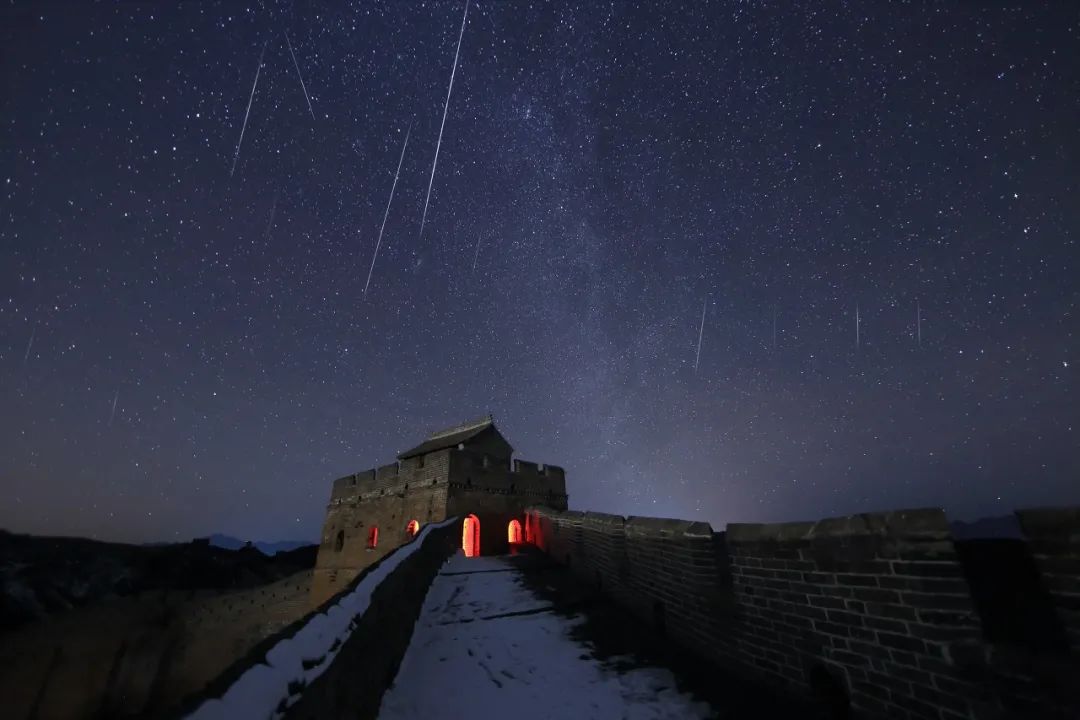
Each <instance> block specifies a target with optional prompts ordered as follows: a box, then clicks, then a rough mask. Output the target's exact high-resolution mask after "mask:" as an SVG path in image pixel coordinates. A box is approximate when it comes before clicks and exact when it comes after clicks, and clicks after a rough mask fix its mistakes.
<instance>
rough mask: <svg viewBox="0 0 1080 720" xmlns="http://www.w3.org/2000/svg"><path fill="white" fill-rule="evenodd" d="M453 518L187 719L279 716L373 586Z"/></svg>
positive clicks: (337, 643)
mask: <svg viewBox="0 0 1080 720" xmlns="http://www.w3.org/2000/svg"><path fill="white" fill-rule="evenodd" d="M456 520H457V518H451V519H450V520H446V521H445V522H442V523H438V524H428V525H425V526H424V527H423V529H421V530H420V533H419V534H418V535H417V536H416V539H415V540H414V541H413V542H411V543H409V544H408V545H405V546H402V547H401V548H399V549H398V550H397V552H395V553H393V554H392V555H388V556H387V557H385V558H384V559H383V561H382V562H381V563H380V564H379V565H378V566H376V567H375V568H374V569H373V570H372V571H371V572H369V573H368V574H367V575H366V576H365V577H364V578H363V579H362V580H361V581H360V582H359V583H358V584H357V586H356V587H355V588H354V589H353V590H352V592H350V593H349V594H347V595H345V596H343V597H341V598H340V599H338V601H337V602H336V603H334V604H333V605H331V606H330V607H329V608H327V609H326V611H325V612H322V613H319V614H317V615H314V616H313V617H312V618H311V619H310V620H308V622H307V623H306V624H305V625H304V626H303V627H302V628H300V629H299V630H297V632H296V634H295V635H293V636H292V637H288V638H284V639H283V640H281V641H280V642H278V643H277V644H276V645H274V646H273V647H272V648H270V650H269V651H268V652H267V653H266V660H265V662H263V663H259V664H257V665H254V666H252V667H251V668H248V670H246V671H245V672H244V674H243V675H241V676H240V677H239V678H238V679H237V680H236V682H234V683H233V684H232V685H230V686H229V689H228V690H226V691H225V694H224V695H222V696H221V697H220V698H212V699H210V700H207V701H206V702H204V703H203V704H202V705H200V706H199V707H198V708H197V709H196V710H195V711H194V712H192V713H191V714H190V715H188V716H187V717H188V718H190V719H191V720H232V719H234V718H279V717H281V716H282V715H283V714H284V712H283V710H285V709H287V708H288V707H290V706H291V705H293V704H294V703H295V702H296V701H297V700H299V699H300V695H301V693H302V692H303V689H304V688H305V687H307V686H308V685H310V684H311V683H312V682H313V681H314V680H315V679H316V678H318V677H319V676H320V675H322V674H323V672H325V670H326V668H328V667H329V666H330V663H332V662H333V660H334V658H335V657H336V656H337V654H338V652H339V651H340V650H341V647H342V645H344V644H345V641H346V640H347V639H348V637H349V635H350V634H351V633H352V631H353V628H354V627H355V620H356V619H357V618H359V617H361V616H363V614H364V613H365V612H367V609H368V606H369V605H370V604H371V595H372V593H373V592H374V591H375V588H377V587H378V586H379V585H380V584H381V583H382V581H383V580H384V579H385V578H386V577H387V576H388V575H389V574H390V573H392V572H393V571H394V570H396V569H397V567H398V566H399V565H400V564H401V563H402V562H404V561H405V559H406V558H408V557H410V556H411V555H412V554H413V553H415V552H416V551H417V550H419V549H420V547H421V546H422V545H423V543H424V540H425V538H427V535H428V533H430V532H431V531H432V530H434V529H435V528H442V527H446V526H447V525H450V524H452V523H454V522H456Z"/></svg>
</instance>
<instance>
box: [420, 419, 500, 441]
mask: <svg viewBox="0 0 1080 720" xmlns="http://www.w3.org/2000/svg"><path fill="white" fill-rule="evenodd" d="M494 424H495V421H494V419H493V418H492V417H491V415H487V416H486V417H484V419H482V420H473V421H472V422H467V423H465V424H463V425H455V426H454V427H452V428H447V429H446V430H438V431H436V432H433V433H431V435H429V436H428V440H438V439H439V438H441V437H446V436H447V435H456V434H457V433H461V432H465V431H466V430H473V429H475V428H480V427H483V426H485V425H494Z"/></svg>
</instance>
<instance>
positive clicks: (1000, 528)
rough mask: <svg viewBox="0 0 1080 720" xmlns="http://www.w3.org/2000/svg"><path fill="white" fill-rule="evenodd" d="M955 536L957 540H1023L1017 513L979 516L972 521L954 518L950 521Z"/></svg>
mask: <svg viewBox="0 0 1080 720" xmlns="http://www.w3.org/2000/svg"><path fill="white" fill-rule="evenodd" d="M949 527H950V528H951V529H952V534H953V537H954V538H956V539H957V540H979V539H985V538H1011V539H1015V540H1023V539H1024V534H1023V532H1022V531H1021V530H1020V522H1019V521H1018V520H1017V519H1016V516H1015V515H1002V516H1000V517H987V518H979V519H978V520H973V521H971V522H963V521H961V520H954V521H953V522H951V523H949Z"/></svg>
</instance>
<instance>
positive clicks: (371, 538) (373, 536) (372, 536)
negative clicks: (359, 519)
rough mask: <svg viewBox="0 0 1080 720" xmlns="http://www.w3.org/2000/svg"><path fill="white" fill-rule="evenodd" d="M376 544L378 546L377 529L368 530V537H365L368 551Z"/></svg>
mask: <svg viewBox="0 0 1080 720" xmlns="http://www.w3.org/2000/svg"><path fill="white" fill-rule="evenodd" d="M378 544H379V528H377V527H373V528H371V529H370V530H368V536H367V546H368V549H369V550H370V549H371V548H374V547H375V546H376V545H378Z"/></svg>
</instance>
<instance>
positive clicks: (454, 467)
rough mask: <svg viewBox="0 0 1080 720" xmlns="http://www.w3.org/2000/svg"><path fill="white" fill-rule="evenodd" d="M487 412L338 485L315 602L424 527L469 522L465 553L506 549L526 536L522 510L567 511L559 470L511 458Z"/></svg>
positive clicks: (464, 536)
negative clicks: (461, 519)
mask: <svg viewBox="0 0 1080 720" xmlns="http://www.w3.org/2000/svg"><path fill="white" fill-rule="evenodd" d="M513 452H514V448H513V447H512V446H511V445H510V443H509V442H507V440H506V438H505V437H503V435H502V433H500V432H499V430H498V428H496V427H495V422H494V421H493V419H492V418H491V416H488V417H486V418H484V419H482V420H478V421H475V422H470V423H465V424H464V425H458V426H456V427H452V428H447V429H445V430H440V431H438V432H435V433H432V434H431V435H430V436H428V438H427V439H426V440H424V441H423V442H422V443H420V444H419V445H417V446H416V447H413V448H411V449H409V450H406V451H405V452H403V453H401V454H399V455H398V456H397V462H394V463H391V464H389V465H383V466H382V467H377V468H373V469H371V470H365V471H363V472H358V473H354V474H352V475H346V476H345V477H343V478H339V479H337V480H335V481H334V484H333V488H332V490H331V492H330V504H329V505H328V506H327V509H326V522H325V523H324V524H323V532H322V540H321V543H320V545H319V554H318V558H317V560H316V562H315V575H314V577H313V579H312V585H311V588H312V589H311V595H312V602H313V604H314V605H316V606H318V605H320V604H322V603H323V602H324V601H325V600H327V599H328V598H330V597H332V596H333V595H334V594H335V593H337V592H338V591H339V590H341V589H342V588H343V587H345V586H346V585H347V584H348V583H349V581H350V580H352V579H353V578H354V577H356V575H357V574H359V572H360V571H361V570H363V569H364V568H366V567H367V566H369V565H371V564H372V563H374V562H375V561H376V560H378V559H380V558H382V557H383V556H385V555H386V554H387V553H389V552H390V551H391V550H393V549H395V548H397V547H399V546H400V545H402V544H404V543H406V542H408V541H409V540H410V539H411V538H412V536H413V535H415V534H416V533H417V532H419V531H420V528H421V527H423V526H424V525H425V524H426V523H430V522H440V521H442V520H445V519H446V518H448V517H453V516H457V515H460V516H463V517H464V518H465V523H464V531H463V533H462V549H463V550H464V552H465V554H466V555H470V556H472V555H489V554H499V553H504V552H506V551H507V550H508V548H509V546H510V545H512V544H514V543H517V542H523V541H524V538H523V537H522V532H523V528H524V527H525V508H526V507H529V506H532V505H545V506H547V507H550V508H553V509H557V510H565V509H566V507H567V496H566V476H565V473H564V471H563V469H562V468H561V467H557V466H555V465H545V464H538V463H534V462H527V461H525V460H515V459H514V458H513Z"/></svg>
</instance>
